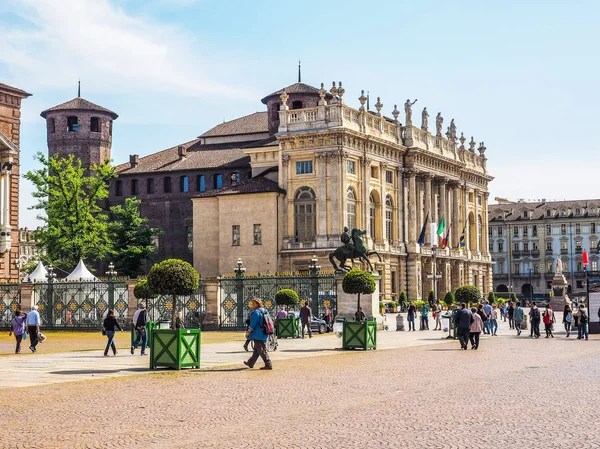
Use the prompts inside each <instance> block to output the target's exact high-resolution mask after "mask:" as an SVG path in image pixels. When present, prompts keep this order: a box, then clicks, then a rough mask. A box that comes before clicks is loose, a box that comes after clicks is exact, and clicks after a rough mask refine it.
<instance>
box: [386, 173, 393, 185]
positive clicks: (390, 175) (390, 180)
mask: <svg viewBox="0 0 600 449" xmlns="http://www.w3.org/2000/svg"><path fill="white" fill-rule="evenodd" d="M385 182H387V183H388V184H393V183H394V172H393V171H391V170H386V171H385Z"/></svg>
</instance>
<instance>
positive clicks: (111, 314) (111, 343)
mask: <svg viewBox="0 0 600 449" xmlns="http://www.w3.org/2000/svg"><path fill="white" fill-rule="evenodd" d="M115 328H117V329H119V330H120V331H121V332H122V331H123V329H121V326H119V323H118V322H117V319H116V318H115V311H114V310H109V311H108V314H107V315H106V318H104V322H103V323H102V330H103V331H104V335H106V338H107V339H108V341H107V342H106V348H104V357H108V348H111V349H112V352H113V355H117V354H118V351H117V347H116V346H115Z"/></svg>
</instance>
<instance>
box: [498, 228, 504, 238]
mask: <svg viewBox="0 0 600 449" xmlns="http://www.w3.org/2000/svg"><path fill="white" fill-rule="evenodd" d="M503 233H504V228H503V227H502V226H498V237H502V234H503Z"/></svg>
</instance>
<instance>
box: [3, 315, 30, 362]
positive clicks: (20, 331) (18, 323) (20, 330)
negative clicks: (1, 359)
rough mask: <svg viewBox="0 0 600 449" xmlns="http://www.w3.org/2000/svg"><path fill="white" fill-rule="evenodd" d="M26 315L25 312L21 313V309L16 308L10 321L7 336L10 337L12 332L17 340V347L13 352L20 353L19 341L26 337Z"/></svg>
mask: <svg viewBox="0 0 600 449" xmlns="http://www.w3.org/2000/svg"><path fill="white" fill-rule="evenodd" d="M26 317H27V315H26V314H25V313H21V309H17V311H16V312H15V317H14V318H13V319H12V321H11V322H10V330H9V331H8V336H9V337H10V336H11V335H12V334H15V340H16V341H17V347H16V348H15V354H20V353H21V352H22V351H21V342H22V341H23V340H25V339H26V338H27V332H25V319H26Z"/></svg>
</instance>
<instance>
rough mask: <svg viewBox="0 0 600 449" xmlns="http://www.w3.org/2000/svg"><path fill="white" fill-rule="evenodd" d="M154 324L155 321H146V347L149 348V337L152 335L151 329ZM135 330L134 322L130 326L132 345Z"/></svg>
mask: <svg viewBox="0 0 600 449" xmlns="http://www.w3.org/2000/svg"><path fill="white" fill-rule="evenodd" d="M155 325H156V323H155V322H154V321H149V322H148V323H146V347H147V348H149V347H150V343H151V342H150V339H151V336H152V329H153V328H154V326H155ZM136 334H137V332H136V331H135V324H134V325H132V326H131V346H133V343H134V342H135V338H136V337H137V335H136Z"/></svg>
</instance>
